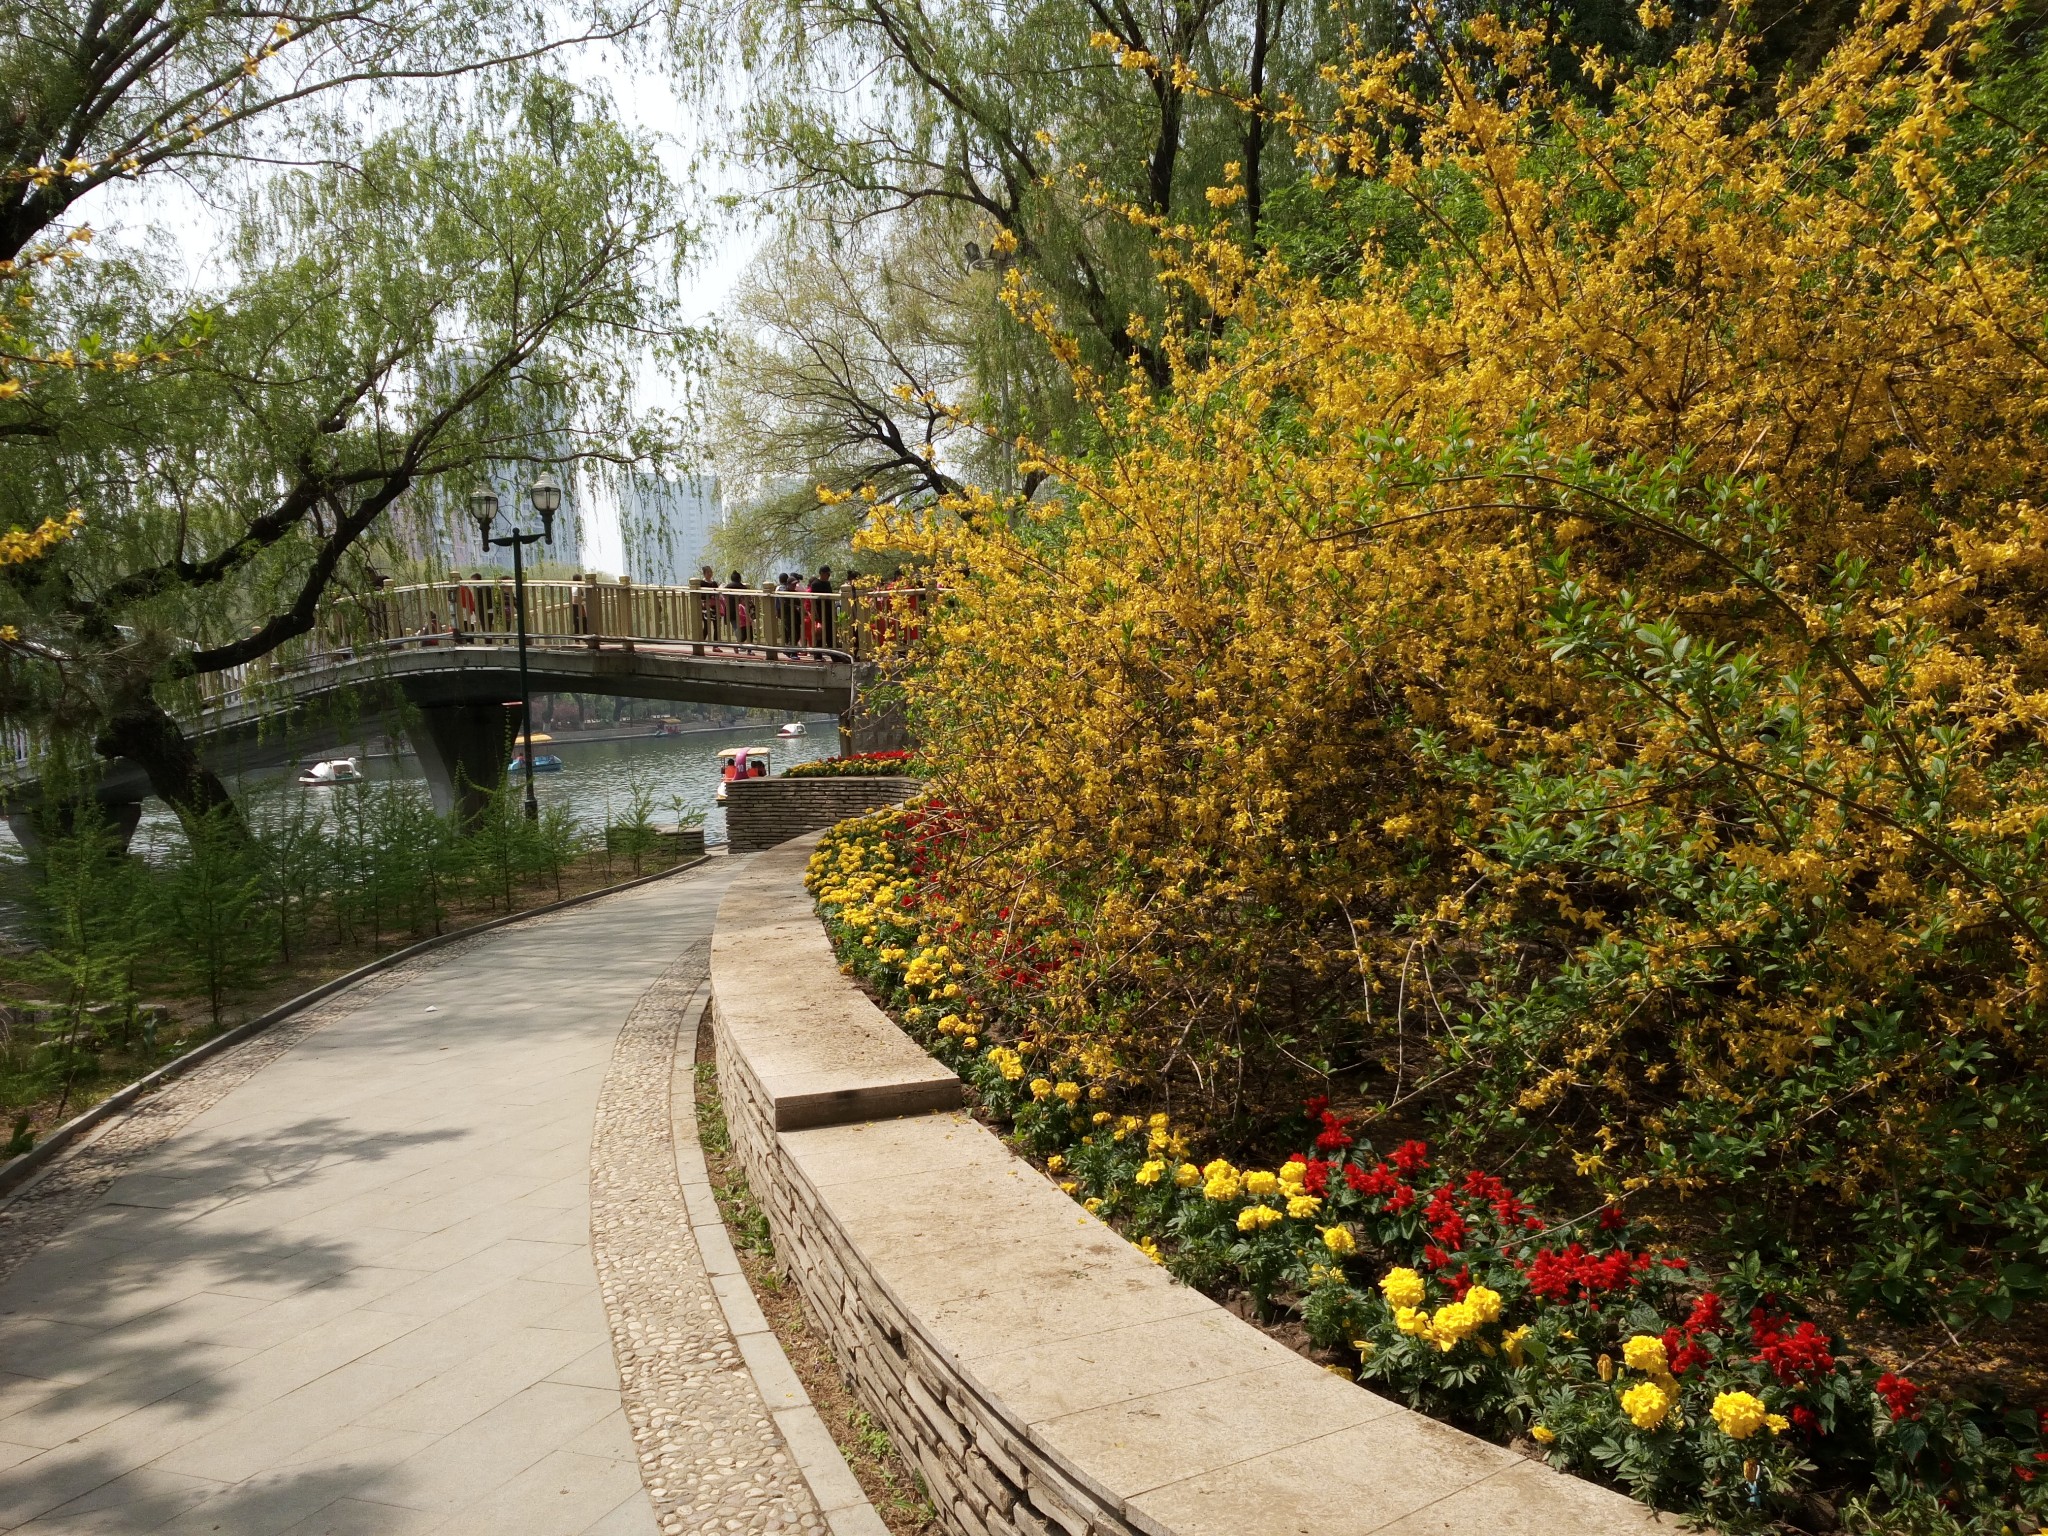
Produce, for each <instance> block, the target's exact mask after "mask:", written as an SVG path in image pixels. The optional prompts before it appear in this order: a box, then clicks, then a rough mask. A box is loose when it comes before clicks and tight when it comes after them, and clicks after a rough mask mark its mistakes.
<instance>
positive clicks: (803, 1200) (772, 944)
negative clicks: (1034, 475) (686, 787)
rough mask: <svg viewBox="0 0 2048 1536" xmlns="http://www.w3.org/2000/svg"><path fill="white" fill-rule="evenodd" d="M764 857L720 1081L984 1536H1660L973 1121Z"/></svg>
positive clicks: (956, 1515)
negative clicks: (1192, 1271)
mask: <svg viewBox="0 0 2048 1536" xmlns="http://www.w3.org/2000/svg"><path fill="white" fill-rule="evenodd" d="M815 843H816V839H815V838H814V837H806V838H803V839H800V840H798V841H797V842H794V843H792V844H789V845H787V846H785V847H782V848H779V849H777V850H775V851H773V852H771V853H768V854H765V855H763V856H762V857H761V858H759V859H757V860H756V861H755V862H754V865H753V867H752V868H751V869H749V870H746V871H744V872H743V873H742V874H741V875H740V876H739V877H738V878H736V879H735V880H734V881H733V884H732V886H731V888H730V890H729V892H728V893H727V895H726V897H725V902H724V905H723V906H722V907H721V908H720V910H719V916H718V927H717V931H716V933H715V935H714V937H713V939H712V947H711V983H712V995H713V1001H714V1004H715V1015H714V1018H715V1037H716V1041H717V1048H718V1074H719V1082H720V1086H721V1088H722V1090H723V1092H724V1096H725V1105H726V1113H727V1116H728V1118H729V1120H730V1122H731V1125H732V1133H733V1141H734V1145H735V1147H736V1148H737V1150H738V1151H739V1153H740V1156H741V1158H742V1160H743V1162H744V1163H745V1165H746V1168H747V1173H748V1177H749V1179H750V1180H751V1181H752V1183H753V1187H754V1191H755V1193H756V1195H757V1196H758V1197H759V1198H760V1200H761V1203H762V1205H763V1206H764V1207H765V1208H766V1210H767V1212H768V1217H769V1221H770V1224H771V1225H772V1227H773V1229H774V1233H775V1242H776V1249H777V1252H778V1253H779V1254H780V1255H781V1258H782V1261H783V1263H784V1264H785V1265H786V1266H787V1267H788V1269H789V1271H790V1273H791V1274H792V1275H793V1277H794V1278H795V1279H796V1281H797V1283H798V1284H799V1285H800V1286H801V1287H802V1289H803V1294H804V1297H805V1299H806V1300H807V1301H808V1302H809V1304H810V1308H811V1311H812V1314H813V1316H814V1317H816V1318H817V1319H818V1321H819V1323H820V1324H821V1326H823V1327H824V1329H825V1330H826V1331H827V1333H828V1334H829V1335H830V1336H831V1340H832V1345H833V1348H834V1350H835V1351H836V1352H837V1354H838V1357H839V1360H840V1363H841V1365H842V1366H844V1367H846V1368H847V1369H848V1370H849V1371H850V1372H851V1373H852V1375H853V1378H854V1383H855V1386H856V1388H857V1390H858V1391H859V1393H860V1396H861V1397H862V1399H863V1400H864V1401H865V1402H866V1404H867V1405H868V1407H869V1409H870V1410H871V1411H872V1412H873V1413H874V1414H875V1415H876V1416H877V1417H878V1418H880V1419H881V1420H882V1422H883V1423H884V1424H886V1425H887V1426H888V1429H889V1432H890V1433H891V1434H892V1435H894V1436H895V1438H896V1442H897V1444H898V1445H899V1446H900V1447H901V1448H902V1449H903V1451H904V1452H905V1453H906V1454H907V1455H908V1456H909V1457H910V1458H911V1459H912V1460H913V1461H914V1462H915V1463H916V1464H917V1466H918V1467H919V1468H920V1469H921V1470H922V1471H923V1473H924V1476H925V1478H926V1481H927V1482H928V1484H929V1486H930V1489H931V1494H932V1497H933V1500H934V1502H935V1503H936V1504H937V1505H938V1507H939V1508H940V1509H941V1510H942V1511H943V1512H944V1516H945V1520H946V1523H947V1525H948V1527H949V1528H950V1529H951V1530H953V1531H954V1532H956V1533H961V1536H984V1533H996V1536H1052V1533H1064V1536H1112V1533H1114V1536H1125V1533H1140V1532H1142V1533H1144V1536H1364V1533H1366V1532H1378V1533H1386V1536H1422V1533H1424V1532H1445V1533H1448V1532H1458V1533H1461V1536H1463V1533H1466V1532H1470V1531H1474V1530H1480V1531H1485V1532H1487V1533H1488V1536H1539V1533H1540V1536H1623V1533H1629V1536H1641V1533H1643V1532H1645V1531H1647V1530H1648V1529H1650V1528H1651V1527H1653V1526H1656V1525H1658V1524H1659V1522H1658V1520H1657V1517H1656V1516H1655V1515H1653V1514H1652V1513H1651V1512H1650V1511H1649V1510H1647V1509H1645V1508H1643V1507H1642V1506H1641V1505H1638V1504H1635V1503H1633V1502H1632V1501H1630V1500H1628V1499H1626V1498H1624V1497H1622V1496H1621V1495H1620V1494H1617V1493H1613V1492H1610V1491H1608V1490H1605V1489H1602V1488H1597V1487H1595V1486H1593V1485H1592V1484H1590V1483H1586V1482H1582V1481H1580V1480H1578V1479H1575V1478H1571V1477H1567V1476H1564V1475H1563V1474H1561V1473H1557V1472H1554V1471H1552V1470H1551V1469H1550V1468H1548V1467H1546V1466H1544V1465H1542V1464H1541V1463H1540V1462H1534V1461H1528V1460H1525V1459H1524V1458H1522V1457H1520V1456H1517V1455H1515V1454H1514V1453H1513V1452H1511V1451H1507V1450H1504V1449H1502V1448H1501V1447H1499V1446H1495V1445H1491V1444H1488V1443H1487V1442H1485V1441H1482V1440H1478V1439H1474V1438H1473V1437H1472V1436H1470V1435H1466V1434H1463V1433H1461V1432H1459V1431H1457V1430H1455V1429H1451V1428H1449V1427H1447V1426H1445V1425H1442V1424H1439V1423H1436V1422H1435V1421H1433V1420H1431V1419H1427V1418H1424V1417H1422V1416H1421V1415H1419V1414H1415V1413H1411V1412H1409V1411H1408V1410H1407V1409H1405V1408H1402V1407H1400V1406H1398V1405H1396V1404H1394V1403H1391V1402H1388V1401H1387V1400H1386V1399H1384V1398H1381V1397H1377V1396H1375V1395H1374V1394H1373V1393H1371V1392H1367V1391H1362V1390H1361V1389H1359V1388H1358V1387H1356V1386H1354V1385H1352V1384H1351V1383H1350V1382H1347V1381H1344V1380H1342V1379H1340V1378H1338V1377H1336V1376H1333V1375H1330V1374H1329V1373H1327V1372H1325V1371H1322V1370H1320V1369H1318V1368H1317V1367H1316V1366H1315V1365H1313V1364H1312V1363H1310V1362H1309V1361H1307V1360H1304V1359H1303V1358H1302V1357H1300V1356H1299V1355H1296V1354H1294V1353H1293V1352H1291V1351H1290V1350H1287V1349H1285V1348H1283V1347H1282V1346H1280V1345H1279V1344H1277V1343H1275V1342H1274V1341H1273V1340H1271V1339H1270V1338H1268V1337H1267V1336H1266V1335H1265V1334H1263V1333H1261V1332H1260V1331H1259V1330H1258V1329H1256V1328H1253V1327H1252V1326H1251V1325H1250V1324H1248V1323H1245V1322H1243V1321H1241V1320H1240V1319H1238V1318H1237V1317H1235V1316H1233V1315H1231V1314H1230V1313H1228V1312H1226V1311H1224V1310H1223V1309H1222V1308H1221V1307H1219V1306H1217V1305H1216V1304H1215V1303H1214V1302H1212V1301H1210V1300H1209V1299H1208V1298H1207V1297H1205V1296H1203V1295H1201V1294H1200V1293H1199V1292H1196V1291H1192V1290H1189V1289H1187V1288H1186V1287H1184V1286H1180V1285H1176V1284H1175V1283H1173V1281H1172V1280H1170V1279H1169V1278H1168V1277H1167V1276H1166V1274H1165V1272H1164V1271H1162V1270H1161V1269H1159V1268H1158V1267H1156V1266H1155V1265H1153V1264H1152V1263H1150V1262H1149V1261H1148V1260H1146V1258H1145V1257H1144V1256H1143V1255H1142V1254H1140V1253H1139V1252H1138V1250H1137V1249H1136V1248H1134V1247H1132V1246H1131V1245H1130V1244H1129V1243H1127V1242H1125V1241H1124V1240H1123V1239H1122V1238H1121V1237H1119V1236H1118V1235H1117V1234H1116V1233H1115V1232H1114V1231H1113V1230H1112V1229H1110V1228H1109V1227H1108V1226H1106V1225H1105V1224H1104V1223H1102V1222H1101V1221H1099V1220H1097V1219H1096V1218H1095V1217H1093V1216H1090V1215H1088V1214H1087V1213H1085V1212H1084V1211H1083V1210H1082V1209H1081V1208H1080V1207H1079V1206H1078V1205H1076V1204H1074V1202H1073V1201H1071V1200H1069V1199H1067V1197H1066V1196H1064V1195H1062V1194H1061V1193H1060V1192H1059V1191H1058V1190H1057V1189H1055V1188H1054V1187H1053V1185H1052V1184H1051V1182H1050V1181H1048V1180H1047V1179H1046V1178H1045V1177H1044V1176H1043V1175H1041V1174H1040V1173H1039V1172H1038V1171H1037V1170H1036V1169H1035V1168H1033V1167H1031V1166H1030V1165H1029V1164H1027V1163H1025V1162H1023V1161H1022V1160H1020V1159H1019V1158H1017V1157H1015V1156H1013V1155H1012V1154H1011V1153H1010V1152H1009V1150H1008V1149H1007V1148H1006V1147H1004V1145H1003V1144H1002V1142H1001V1141H1000V1140H999V1139H998V1138H997V1137H996V1136H994V1135H993V1134H992V1133H991V1132H990V1131H989V1130H988V1129H987V1128H986V1127H984V1126H982V1125H980V1124H979V1123H978V1122H976V1121H975V1120H973V1119H971V1118H970V1117H968V1116H967V1115H965V1114H963V1113H961V1112H960V1111H959V1110H958V1109H957V1107H956V1106H957V1105H958V1104H959V1102H960V1097H959V1095H960V1084H959V1081H958V1080H957V1079H956V1078H955V1077H954V1076H953V1075H952V1074H951V1073H950V1072H947V1071H946V1070H945V1068H943V1067H942V1066H940V1065H939V1064H938V1063H937V1062H935V1061H934V1060H933V1059H932V1058H931V1057H930V1056H928V1055H926V1054H925V1052H924V1051H923V1050H921V1049H920V1048H919V1047H918V1046H917V1045H916V1044H915V1043H914V1042H912V1041H911V1040H910V1039H909V1038H908V1037H907V1036H905V1035H904V1034H903V1032H902V1031H901V1030H899V1029H898V1028H897V1027H896V1026H895V1024H894V1023H893V1022H891V1021H890V1020H889V1019H888V1018H887V1017H886V1016H884V1015H883V1014H882V1013H881V1012H880V1011H879V1010H878V1009H876V1008H875V1007H874V1006H873V1005H872V1004H870V1003H869V1002H868V1001H867V999H866V998H865V997H864V996H863V995H862V994H861V993H860V992H859V990H858V989H857V988H856V987H854V985H853V984H852V983H851V982H849V981H848V980H846V979H845V978H844V977H843V976H841V975H840V973H839V969H838V966H837V964H836V963H835V962H834V958H833V955H832V952H831V948H830V945H829V943H828V942H827V940H826V937H825V933H824V930H823V927H822V925H821V924H820V923H819V922H818V920H817V918H816V916H815V914H814V912H813V910H812V905H811V901H810V898H809V896H808V895H807V894H806V893H805V891H804V889H803V873H804V864H805V860H806V859H807V857H808V855H809V853H810V851H811V849H812V847H813V846H814V845H815Z"/></svg>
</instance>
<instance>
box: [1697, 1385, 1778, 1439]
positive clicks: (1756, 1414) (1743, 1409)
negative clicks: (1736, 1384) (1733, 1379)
mask: <svg viewBox="0 0 2048 1536" xmlns="http://www.w3.org/2000/svg"><path fill="white" fill-rule="evenodd" d="M1710 1411H1711V1412H1712V1413H1713V1415H1714V1422H1715V1423H1716V1424H1718V1425H1720V1426H1721V1433H1722V1434H1724V1435H1726V1436H1727V1437H1728V1438H1729V1439H1730V1440H1747V1439H1748V1438H1749V1437H1750V1436H1751V1435H1753V1434H1755V1433H1756V1432H1757V1431H1758V1430H1760V1429H1762V1428H1763V1427H1764V1426H1765V1424H1767V1423H1768V1422H1769V1421H1770V1415H1769V1414H1768V1413H1767V1412H1765V1410H1764V1400H1763V1399H1762V1398H1760V1397H1758V1396H1757V1395H1756V1394H1755V1393H1754V1392H1723V1393H1721V1394H1720V1395H1719V1396H1718V1397H1716V1398H1715V1399H1714V1406H1713V1408H1712V1410H1710Z"/></svg>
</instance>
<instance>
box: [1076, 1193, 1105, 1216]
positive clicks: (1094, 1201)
mask: <svg viewBox="0 0 2048 1536" xmlns="http://www.w3.org/2000/svg"><path fill="white" fill-rule="evenodd" d="M1081 1204H1082V1206H1083V1208H1084V1209H1086V1210H1087V1211H1088V1212H1089V1213H1090V1214H1091V1215H1092V1214H1093V1213H1094V1212H1096V1211H1099V1210H1101V1209H1102V1201H1101V1200H1099V1199H1098V1198H1096V1197H1095V1196H1094V1195H1090V1196H1089V1197H1088V1198H1087V1199H1086V1200H1083V1201H1082V1202H1081Z"/></svg>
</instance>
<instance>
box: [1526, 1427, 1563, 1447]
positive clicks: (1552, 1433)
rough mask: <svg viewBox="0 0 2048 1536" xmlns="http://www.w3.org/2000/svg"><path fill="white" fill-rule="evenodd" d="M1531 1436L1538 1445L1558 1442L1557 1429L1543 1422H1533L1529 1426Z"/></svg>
mask: <svg viewBox="0 0 2048 1536" xmlns="http://www.w3.org/2000/svg"><path fill="white" fill-rule="evenodd" d="M1529 1438H1530V1439H1531V1440H1534V1441H1535V1442H1536V1443H1537V1444H1538V1445H1555V1444H1557V1431H1556V1430H1554V1429H1551V1428H1549V1427H1547V1426H1545V1425H1542V1424H1531V1425H1530V1426H1529Z"/></svg>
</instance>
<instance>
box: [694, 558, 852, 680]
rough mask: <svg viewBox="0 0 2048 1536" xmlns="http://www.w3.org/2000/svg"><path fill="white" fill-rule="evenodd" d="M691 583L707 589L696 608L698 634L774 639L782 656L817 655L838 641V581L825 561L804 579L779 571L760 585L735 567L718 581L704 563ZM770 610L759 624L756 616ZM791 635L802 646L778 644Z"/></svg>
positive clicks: (766, 641) (713, 637) (766, 642)
mask: <svg viewBox="0 0 2048 1536" xmlns="http://www.w3.org/2000/svg"><path fill="white" fill-rule="evenodd" d="M696 585H697V586H698V587H699V589H701V590H707V591H709V592H710V593H711V594H712V595H710V596H708V597H707V598H705V600H704V602H703V604H702V606H701V607H700V609H699V618H698V621H697V623H698V631H699V634H698V638H700V639H703V640H709V641H718V640H723V641H727V642H735V643H738V644H740V645H752V644H755V643H757V642H758V643H761V644H764V645H774V646H776V647H778V649H779V654H780V655H782V656H784V657H794V656H799V655H804V654H807V653H808V654H812V655H818V653H819V652H820V651H821V650H822V651H829V650H832V649H834V648H836V646H837V644H838V626H839V617H838V611H837V608H838V605H837V603H836V601H835V599H836V598H837V596H838V593H839V587H838V584H837V583H836V582H834V581H833V579H832V567H831V566H829V565H821V566H819V567H818V574H817V575H815V576H813V577H811V578H809V580H808V582H806V580H805V578H804V576H803V575H802V574H801V573H800V572H797V571H783V572H781V573H780V574H779V575H777V576H776V578H775V585H774V586H773V587H772V588H760V589H757V588H755V587H752V586H749V585H748V584H747V581H746V578H745V577H744V576H743V575H741V573H740V572H738V571H734V572H733V573H732V579H731V580H730V581H728V582H726V583H725V584H724V585H723V586H722V587H721V586H720V585H719V581H718V574H717V572H715V571H714V570H712V568H711V567H710V566H708V565H707V566H705V567H703V569H702V572H701V574H700V575H699V578H698V580H697V583H696ZM770 615H772V623H771V624H770V625H768V626H763V624H762V622H761V621H762V620H763V619H764V618H768V617H769V616H770ZM792 640H794V641H798V642H800V643H801V645H802V650H789V649H780V647H782V646H783V645H784V643H785V642H788V641H792ZM819 659H821V660H822V659H823V657H822V656H819Z"/></svg>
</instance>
